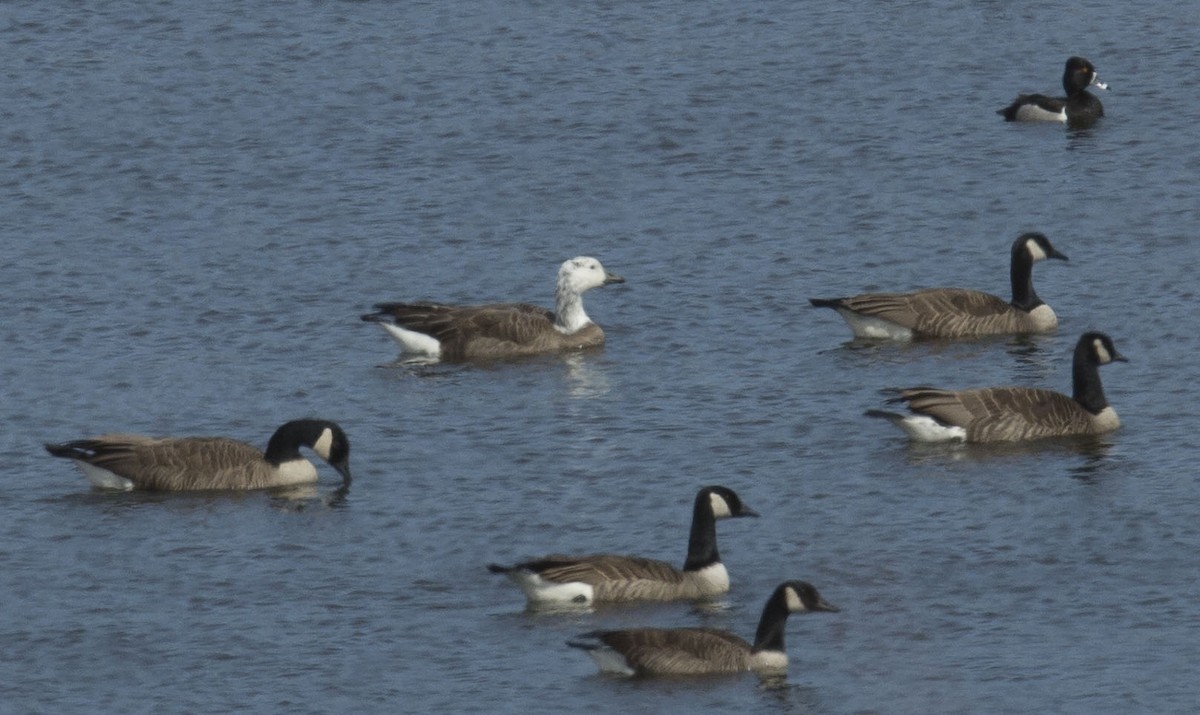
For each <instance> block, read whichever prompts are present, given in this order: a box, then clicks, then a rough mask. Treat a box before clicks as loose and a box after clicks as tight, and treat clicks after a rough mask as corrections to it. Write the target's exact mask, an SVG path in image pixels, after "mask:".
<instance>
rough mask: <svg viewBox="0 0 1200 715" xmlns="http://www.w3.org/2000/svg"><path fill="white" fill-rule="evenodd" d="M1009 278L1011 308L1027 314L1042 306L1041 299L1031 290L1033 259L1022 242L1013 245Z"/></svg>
mask: <svg viewBox="0 0 1200 715" xmlns="http://www.w3.org/2000/svg"><path fill="white" fill-rule="evenodd" d="M1009 277H1010V279H1011V280H1012V304H1013V307H1016V308H1020V309H1021V310H1023V311H1025V312H1027V313H1028V312H1029V311H1031V310H1033V309H1034V308H1036V307H1038V306H1039V305H1041V304H1042V299H1041V298H1039V297H1038V294H1037V291H1035V290H1034V289H1033V257H1032V256H1030V255H1029V250H1028V249H1027V248H1025V243H1024V242H1018V243H1016V244H1014V245H1013V251H1012V265H1011V266H1010V267H1009Z"/></svg>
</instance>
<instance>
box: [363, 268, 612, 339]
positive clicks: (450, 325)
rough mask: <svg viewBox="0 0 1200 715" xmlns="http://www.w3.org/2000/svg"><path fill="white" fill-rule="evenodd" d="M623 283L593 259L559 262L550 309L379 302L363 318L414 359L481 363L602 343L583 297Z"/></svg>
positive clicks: (495, 305)
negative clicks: (592, 290)
mask: <svg viewBox="0 0 1200 715" xmlns="http://www.w3.org/2000/svg"><path fill="white" fill-rule="evenodd" d="M624 282H625V279H624V278H622V277H620V276H618V275H614V274H612V273H609V272H608V271H606V270H604V266H602V265H600V261H598V260H596V259H595V258H589V257H586V256H581V257H579V258H572V259H571V260H569V261H566V262H564V263H563V264H562V267H561V268H559V270H558V283H557V286H556V287H555V290H554V311H553V312H551V311H549V310H546V309H545V308H539V307H537V306H534V305H527V304H524V303H495V304H491V305H469V306H453V305H438V304H436V303H379V304H377V305H376V306H375V312H373V313H367V314H366V315H364V316H362V319H363V320H365V321H368V322H373V323H379V324H380V325H382V326H383V329H384V330H386V331H387V332H388V334H389V335H391V336H392V337H393V338H395V339H396V342H398V343H400V346H401V348H402V349H403V351H404V352H405V353H408V354H410V355H411V356H412V358H414V359H417V360H430V361H436V360H453V361H462V360H480V359H489V358H505V357H518V356H522V355H534V354H538V353H549V352H559V351H563V350H579V349H582V348H588V347H593V346H596V345H602V344H603V343H604V331H603V330H601V329H600V326H599V325H596V324H595V323H593V322H592V319H591V318H589V317H588V314H587V313H585V312H584V310H583V294H584V293H585V292H587V291H589V290H591V289H592V288H598V287H600V286H603V285H608V284H609V283H624Z"/></svg>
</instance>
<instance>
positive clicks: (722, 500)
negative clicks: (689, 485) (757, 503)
mask: <svg viewBox="0 0 1200 715" xmlns="http://www.w3.org/2000/svg"><path fill="white" fill-rule="evenodd" d="M704 500H707V501H708V507H709V509H710V510H711V511H712V515H713V518H715V519H729V518H736V517H741V516H758V512H756V511H754V510H753V509H751V508H750V507H748V506H746V505H745V504H743V503H742V499H741V497H739V496H738V495H737V492H735V491H733V490H732V489H730V488H729V487H722V486H711V487H705V488H703V489H701V490H700V493H699V494H697V495H696V502H697V504H702V503H704Z"/></svg>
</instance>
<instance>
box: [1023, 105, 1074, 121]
mask: <svg viewBox="0 0 1200 715" xmlns="http://www.w3.org/2000/svg"><path fill="white" fill-rule="evenodd" d="M1017 119H1018V120H1019V121H1022V122H1066V121H1067V108H1066V107H1063V108H1062V110H1061V111H1058V112H1050V111H1047V110H1045V109H1042V108H1041V107H1039V106H1037V105H1036V104H1022V105H1021V107H1020V108H1019V109H1018V110H1017Z"/></svg>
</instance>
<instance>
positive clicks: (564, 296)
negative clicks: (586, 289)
mask: <svg viewBox="0 0 1200 715" xmlns="http://www.w3.org/2000/svg"><path fill="white" fill-rule="evenodd" d="M590 322H592V319H591V318H589V317H588V314H587V313H585V312H584V311H583V296H581V295H580V294H579V291H577V290H576V289H575V288H574V287H573V286H571V285H569V284H568V283H567V282H566V281H565V280H560V281H559V282H558V288H557V289H556V290H555V291H554V328H555V329H556V330H558V331H559V332H560V333H565V334H567V335H570V334H571V333H575V332H578V331H579V330H580V329H582V328H583V327H585V326H586V325H587V324H588V323H590Z"/></svg>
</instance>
